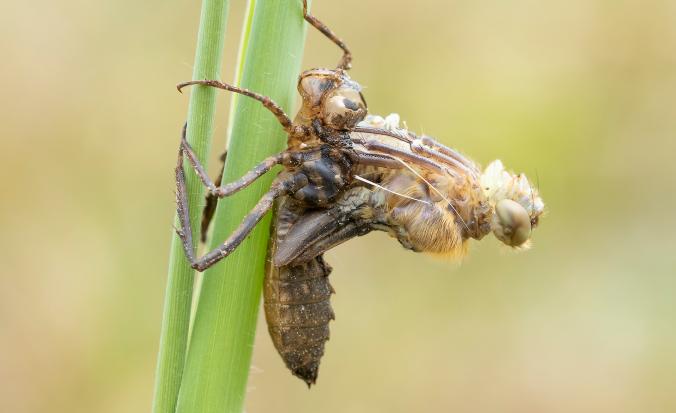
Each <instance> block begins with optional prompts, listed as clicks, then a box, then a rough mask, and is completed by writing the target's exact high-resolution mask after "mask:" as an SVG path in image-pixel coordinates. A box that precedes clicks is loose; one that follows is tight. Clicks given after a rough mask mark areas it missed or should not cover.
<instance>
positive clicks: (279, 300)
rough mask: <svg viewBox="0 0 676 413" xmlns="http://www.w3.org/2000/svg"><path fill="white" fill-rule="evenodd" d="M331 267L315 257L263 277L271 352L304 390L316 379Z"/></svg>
mask: <svg viewBox="0 0 676 413" xmlns="http://www.w3.org/2000/svg"><path fill="white" fill-rule="evenodd" d="M330 273H331V267H330V266H329V265H328V264H326V263H325V262H324V259H323V256H322V255H319V256H317V257H315V258H313V259H312V260H310V261H307V262H303V263H293V262H292V263H291V264H289V265H286V266H282V267H279V268H274V269H272V268H271V269H270V270H268V271H267V273H266V276H265V291H264V298H265V317H266V319H267V324H268V330H269V332H270V337H271V338H272V342H273V343H274V345H275V348H276V349H277V351H278V352H279V354H280V355H281V356H282V358H283V359H284V362H285V363H286V366H287V367H288V368H289V369H290V370H291V372H292V373H293V374H294V375H295V376H297V377H299V378H301V379H303V380H304V381H305V382H306V383H307V384H308V386H309V385H311V384H314V383H315V381H316V379H317V372H318V369H319V362H320V360H321V358H322V355H323V354H324V343H326V341H327V340H328V339H329V321H330V320H333V319H334V314H333V309H332V308H331V303H330V302H329V299H330V297H331V294H333V288H332V287H331V284H329V278H328V277H329V274H330Z"/></svg>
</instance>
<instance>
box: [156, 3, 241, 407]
mask: <svg viewBox="0 0 676 413" xmlns="http://www.w3.org/2000/svg"><path fill="white" fill-rule="evenodd" d="M227 16H228V1H226V0H204V1H203V3H202V12H201V17H200V26H199V32H198V35H197V48H196V53H195V66H194V71H193V79H218V78H219V77H220V72H221V64H222V60H223V44H224V39H225V27H226V20H227ZM177 96H178V94H177ZM215 101H216V91H215V90H214V89H211V88H207V87H203V86H198V87H193V89H192V90H191V94H190V104H189V109H188V124H189V125H190V128H188V136H187V138H188V141H189V142H190V144H191V145H192V147H193V148H194V149H195V152H196V153H197V156H198V157H199V159H200V160H202V162H206V160H207V159H208V158H209V156H208V155H209V148H210V146H211V135H212V132H213V124H214V121H213V120H214V112H215ZM165 142H167V144H169V145H172V144H173V145H176V150H177V151H178V144H179V142H180V141H179V130H178V129H177V131H176V136H175V137H168V138H167V139H166V140H165ZM205 164H206V163H205ZM186 168H187V169H186V170H187V171H190V170H191V169H192V168H190V167H189V166H186ZM186 181H187V187H188V195H189V198H188V205H189V207H190V222H191V224H192V226H193V230H195V229H196V227H197V222H198V220H199V217H200V215H201V211H200V209H199V208H198V205H201V204H202V199H203V194H204V190H203V186H202V184H201V183H200V182H199V181H198V179H197V177H196V176H194V175H193V174H187V179H186ZM174 225H176V226H178V220H177V219H175V220H174ZM193 280H194V271H193V270H192V268H190V265H189V264H188V262H187V261H186V259H185V254H184V253H183V249H182V247H181V241H180V239H179V238H178V237H177V236H174V238H173V240H172V244H171V252H170V256H169V274H168V279H167V286H166V293H165V303H164V311H163V316H162V329H161V333H160V348H159V354H158V357H157V370H156V377H155V390H154V397H153V412H154V413H173V412H174V411H175V409H176V401H177V399H178V392H179V388H180V386H181V379H182V375H183V367H184V364H185V355H186V350H187V342H188V340H187V339H188V329H189V323H190V307H191V306H190V304H191V299H192V291H193Z"/></svg>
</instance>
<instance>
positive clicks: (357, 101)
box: [322, 89, 366, 130]
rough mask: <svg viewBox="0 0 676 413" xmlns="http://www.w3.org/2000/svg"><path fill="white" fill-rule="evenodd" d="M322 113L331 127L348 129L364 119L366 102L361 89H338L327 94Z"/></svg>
mask: <svg viewBox="0 0 676 413" xmlns="http://www.w3.org/2000/svg"><path fill="white" fill-rule="evenodd" d="M322 115H323V117H324V122H325V123H326V125H328V126H329V127H331V128H333V129H336V130H348V129H352V128H354V127H355V126H356V125H357V123H359V122H361V121H362V120H364V117H365V116H366V104H365V103H364V100H363V99H362V97H361V94H360V93H359V91H357V90H354V89H338V90H336V91H335V92H333V93H331V94H329V95H328V96H326V98H325V100H324V105H323V108H322Z"/></svg>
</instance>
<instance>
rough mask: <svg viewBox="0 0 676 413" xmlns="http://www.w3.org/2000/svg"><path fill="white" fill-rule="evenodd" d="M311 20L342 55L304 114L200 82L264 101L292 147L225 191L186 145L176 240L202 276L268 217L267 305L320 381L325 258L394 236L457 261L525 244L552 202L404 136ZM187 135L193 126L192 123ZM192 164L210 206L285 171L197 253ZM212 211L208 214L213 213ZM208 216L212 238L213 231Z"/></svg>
mask: <svg viewBox="0 0 676 413" xmlns="http://www.w3.org/2000/svg"><path fill="white" fill-rule="evenodd" d="M303 4H304V7H303V11H304V16H305V19H306V20H307V21H308V22H309V23H310V24H312V25H313V26H314V27H316V28H318V29H319V30H320V31H321V32H322V33H323V34H325V35H326V36H327V37H328V38H329V39H331V40H332V41H333V42H334V43H335V44H337V45H338V46H339V47H340V48H341V49H342V50H343V57H342V58H341V61H340V62H339V64H338V67H337V68H336V69H312V70H308V71H305V72H303V73H302V74H301V75H300V77H299V81H298V91H299V93H300V95H301V97H302V102H301V107H300V110H299V112H298V114H297V115H296V117H295V119H294V120H293V121H292V120H291V119H290V118H289V117H288V116H287V115H286V114H285V113H284V111H283V110H282V109H281V108H280V107H279V105H277V104H276V103H275V102H273V101H272V100H271V99H269V98H267V97H265V96H263V95H260V94H257V93H255V92H252V91H249V90H246V89H242V88H238V87H235V86H232V85H228V84H225V83H222V82H219V81H214V80H199V81H190V82H185V83H182V84H179V85H178V89H179V90H181V88H183V87H185V86H188V85H194V84H200V85H207V86H212V87H215V88H219V89H224V90H227V91H231V92H235V93H239V94H242V95H245V96H248V97H250V98H253V99H256V100H258V101H259V102H261V104H263V105H264V106H265V107H266V108H267V109H269V110H270V112H271V113H272V114H273V115H274V116H275V117H276V118H277V119H278V120H279V123H280V125H281V126H282V128H283V129H284V130H285V131H286V133H287V135H288V140H287V149H286V150H285V151H283V152H281V153H279V154H277V155H273V156H271V157H269V158H267V159H265V160H263V161H262V162H261V163H259V164H258V165H257V166H255V167H254V168H253V169H251V170H250V171H249V172H248V173H247V174H245V175H244V176H243V177H242V178H241V179H239V180H237V181H235V182H231V183H226V184H222V183H221V182H219V181H220V178H219V179H218V180H217V183H216V184H215V183H214V182H213V181H212V180H211V179H210V178H209V176H208V174H207V173H206V172H205V170H204V168H203V167H202V165H201V164H200V162H199V160H198V159H197V157H196V155H195V153H194V152H193V150H192V148H191V147H190V145H189V144H188V143H187V141H186V140H185V131H186V128H184V130H183V135H182V139H181V145H180V149H179V156H178V161H177V165H176V186H177V191H176V197H177V211H178V216H179V221H180V228H179V229H178V230H177V232H178V235H179V236H180V238H181V240H182V241H183V246H184V250H185V254H186V256H187V258H188V259H189V261H190V262H191V265H192V267H193V268H194V269H196V270H198V271H204V270H205V269H206V268H208V267H210V266H211V265H213V264H215V263H216V262H218V261H219V260H221V259H223V258H225V257H226V256H228V255H229V254H230V253H231V252H232V251H233V250H234V249H235V248H237V246H238V245H239V244H240V243H241V242H242V241H243V240H244V239H245V238H246V236H247V235H248V234H249V232H250V231H251V230H252V229H253V228H254V226H255V225H256V224H257V223H258V222H259V221H260V219H261V218H262V217H263V216H264V215H265V213H267V212H268V211H270V210H273V211H274V219H273V231H272V242H271V243H270V250H269V252H268V268H267V271H266V279H265V285H264V306H265V315H266V320H267V323H268V330H269V332H270V335H271V338H272V340H273V343H274V345H275V347H276V349H277V350H278V352H279V353H280V355H281V356H282V358H283V360H284V362H285V364H286V365H287V367H288V368H289V369H290V370H291V372H292V373H293V374H294V375H296V376H298V377H299V378H301V379H302V380H304V381H305V382H306V383H307V384H308V386H309V385H311V384H313V383H315V381H316V379H317V373H318V368H319V363H320V360H321V357H322V356H323V353H324V345H325V342H326V341H327V340H328V338H329V329H328V323H329V321H330V320H332V319H333V318H334V313H333V310H332V308H331V305H330V302H329V298H330V295H331V294H332V293H333V288H332V287H331V285H330V284H329V281H328V276H329V274H330V272H331V267H330V266H329V265H328V264H327V263H326V262H325V261H324V259H323V253H324V252H325V251H327V250H329V249H331V248H332V247H334V246H336V245H338V244H340V243H342V242H344V241H346V240H349V239H351V238H353V237H355V236H360V235H364V234H367V233H368V232H370V231H373V230H380V231H386V232H388V233H389V234H390V235H392V236H393V237H394V238H396V239H397V240H398V241H399V242H400V243H401V245H402V246H404V247H405V248H407V249H410V250H412V251H416V252H427V253H433V254H444V255H453V256H459V255H462V254H464V252H465V250H466V245H467V241H468V240H469V239H470V238H474V239H481V238H482V237H483V236H485V235H486V234H488V233H489V232H491V231H493V232H494V233H495V235H496V237H497V238H498V239H500V240H501V241H502V242H503V243H505V244H507V245H509V246H513V247H520V246H524V245H527V244H528V242H529V240H530V236H531V230H532V228H534V227H535V226H536V225H537V223H538V219H539V216H540V215H541V213H542V211H543V208H544V205H543V203H542V200H541V199H540V197H539V195H538V194H537V191H535V190H534V189H533V188H532V187H531V185H530V184H529V182H528V180H527V178H526V177H525V176H524V175H514V174H511V173H509V172H506V171H505V170H504V167H502V164H501V163H499V161H496V162H494V163H492V164H491V165H489V167H488V168H487V169H486V171H484V172H483V173H482V172H481V170H480V169H479V167H478V166H477V165H476V164H475V163H474V162H472V161H471V160H469V159H468V158H466V157H464V156H463V155H461V154H460V153H458V152H456V151H455V150H453V149H451V148H448V147H446V146H444V145H442V144H440V143H439V142H437V141H435V140H434V139H432V138H430V137H428V136H422V137H418V136H416V135H415V134H413V133H412V132H410V131H408V130H406V129H405V128H400V126H399V122H398V116H396V115H390V116H388V117H387V118H384V119H383V118H380V117H377V116H368V117H367V106H366V101H365V99H364V97H363V95H362V93H361V86H360V85H359V84H358V83H357V82H355V81H353V80H352V79H350V77H349V76H348V75H347V73H346V71H347V70H348V69H349V68H350V65H351V59H352V55H351V53H350V51H349V49H348V48H347V46H346V45H345V43H344V42H343V41H342V40H340V39H339V38H338V37H337V36H336V35H335V34H334V33H333V32H332V31H331V30H330V29H328V28H327V27H326V26H325V25H324V24H322V23H321V22H320V21H319V20H317V19H316V18H315V17H313V16H311V15H310V14H308V12H307V4H306V2H305V1H304V2H303ZM186 127H188V125H186ZM184 157H185V158H187V159H188V161H189V163H190V164H191V165H192V167H193V169H194V170H195V172H196V173H197V174H198V176H199V177H200V179H201V181H202V182H203V183H204V185H205V186H206V187H207V189H208V194H209V195H208V197H209V198H210V202H208V204H207V205H212V206H213V199H214V198H223V197H226V196H229V195H231V194H233V193H235V192H237V191H239V190H241V189H243V188H245V187H246V186H248V185H249V184H250V183H252V182H253V181H255V180H256V179H257V178H258V177H260V176H261V175H263V174H265V173H266V172H268V171H269V170H270V169H271V168H272V167H274V166H275V165H281V166H283V168H284V169H283V170H282V172H280V173H279V175H277V177H276V178H275V180H274V181H273V184H272V186H271V188H270V190H269V191H268V192H267V193H266V194H265V195H263V197H262V198H261V199H260V201H259V202H258V203H257V205H256V206H255V207H254V208H253V209H252V211H251V212H250V213H249V214H248V215H247V216H246V217H245V218H244V220H243V221H242V223H241V224H240V226H239V227H238V228H237V229H236V230H235V231H234V232H233V233H232V234H231V235H230V236H229V237H228V238H227V239H226V240H225V241H224V242H223V243H222V244H221V245H220V246H218V247H217V248H216V249H214V250H212V251H209V252H207V253H206V254H205V255H204V256H202V257H199V258H198V257H195V256H194V253H193V251H194V242H193V234H192V230H191V228H190V225H189V218H188V217H189V213H188V206H187V198H186V184H185V171H184V169H183V160H184ZM207 209H210V208H207ZM209 218H210V215H209V211H208V210H207V211H205V219H204V221H203V225H202V232H203V233H205V232H206V230H207V227H208V223H209Z"/></svg>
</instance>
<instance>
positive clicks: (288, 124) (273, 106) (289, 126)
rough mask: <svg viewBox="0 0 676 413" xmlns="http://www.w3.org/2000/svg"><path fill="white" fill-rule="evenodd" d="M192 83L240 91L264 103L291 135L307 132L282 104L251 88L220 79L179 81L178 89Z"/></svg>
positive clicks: (241, 93)
mask: <svg viewBox="0 0 676 413" xmlns="http://www.w3.org/2000/svg"><path fill="white" fill-rule="evenodd" d="M191 85H202V86H210V87H214V88H217V89H223V90H227V91H229V92H233V93H239V94H240V95H244V96H248V97H250V98H252V99H255V100H257V101H259V102H261V103H262V104H263V106H265V108H266V109H268V110H269V111H270V112H272V114H273V115H275V117H276V118H277V120H278V121H279V123H280V124H281V125H282V127H283V128H284V130H285V131H286V133H288V134H289V135H291V136H303V135H305V134H306V133H307V131H306V129H305V128H304V127H303V126H300V125H294V123H293V122H292V121H291V118H289V116H288V115H287V114H286V113H285V112H284V109H282V107H281V106H279V105H278V104H277V103H275V101H273V100H272V99H270V98H269V97H267V96H264V95H261V94H260V93H256V92H252V91H250V90H249V89H244V88H240V87H237V86H232V85H229V84H227V83H223V82H219V81H218V80H191V81H188V82H183V83H179V84H178V85H176V89H178V91H179V92H181V93H183V91H182V89H183V88H184V87H186V86H191Z"/></svg>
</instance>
